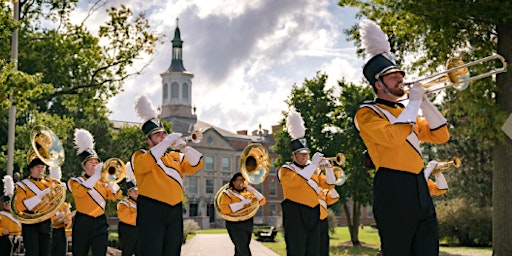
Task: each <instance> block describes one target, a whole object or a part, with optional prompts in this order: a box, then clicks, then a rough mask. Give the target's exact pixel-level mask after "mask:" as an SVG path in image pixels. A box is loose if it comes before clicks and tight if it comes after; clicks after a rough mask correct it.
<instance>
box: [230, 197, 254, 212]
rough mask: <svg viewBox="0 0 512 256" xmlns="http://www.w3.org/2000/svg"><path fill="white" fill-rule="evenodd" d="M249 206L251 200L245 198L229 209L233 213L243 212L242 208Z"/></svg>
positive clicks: (232, 204)
mask: <svg viewBox="0 0 512 256" xmlns="http://www.w3.org/2000/svg"><path fill="white" fill-rule="evenodd" d="M247 204H251V200H249V199H245V198H244V199H242V201H240V202H236V203H231V204H229V208H230V209H231V211H232V212H237V211H239V210H241V209H242V208H244V206H245V205H247Z"/></svg>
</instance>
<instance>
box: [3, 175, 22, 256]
mask: <svg viewBox="0 0 512 256" xmlns="http://www.w3.org/2000/svg"><path fill="white" fill-rule="evenodd" d="M2 181H3V183H4V196H3V197H2V209H1V210H0V255H11V252H12V250H13V248H12V246H13V244H11V240H10V239H11V238H12V239H16V236H19V235H20V234H21V223H20V222H19V221H18V220H17V219H15V218H14V217H13V216H12V215H11V198H12V195H13V193H14V181H13V180H12V177H11V176H9V175H5V176H4V178H3V179H2Z"/></svg>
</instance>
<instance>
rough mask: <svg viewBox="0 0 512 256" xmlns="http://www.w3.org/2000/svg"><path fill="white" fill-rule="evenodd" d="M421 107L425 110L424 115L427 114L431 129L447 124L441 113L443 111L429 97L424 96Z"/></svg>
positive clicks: (426, 117)
mask: <svg viewBox="0 0 512 256" xmlns="http://www.w3.org/2000/svg"><path fill="white" fill-rule="evenodd" d="M420 108H421V110H422V112H423V116H425V119H427V122H428V126H429V127H430V129H436V128H439V127H440V126H442V125H444V124H446V122H447V121H446V118H444V116H443V114H441V112H439V110H438V109H437V108H436V107H435V106H434V104H432V102H430V100H429V99H428V97H426V96H424V97H423V101H422V102H421V105H420Z"/></svg>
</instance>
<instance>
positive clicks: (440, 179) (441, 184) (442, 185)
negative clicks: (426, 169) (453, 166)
mask: <svg viewBox="0 0 512 256" xmlns="http://www.w3.org/2000/svg"><path fill="white" fill-rule="evenodd" d="M434 177H436V185H437V188H438V189H441V190H445V189H448V182H446V179H445V178H444V175H443V173H441V172H440V173H436V174H435V175H434Z"/></svg>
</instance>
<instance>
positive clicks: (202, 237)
mask: <svg viewBox="0 0 512 256" xmlns="http://www.w3.org/2000/svg"><path fill="white" fill-rule="evenodd" d="M250 247H251V253H252V255H253V256H278V255H277V254H276V253H275V252H273V251H271V250H270V249H268V248H267V247H265V246H264V245H262V244H261V243H260V242H258V241H256V240H254V239H253V240H252V241H251V245H250ZM234 254H235V246H234V245H233V243H232V242H231V240H230V239H229V235H228V234H197V235H195V236H194V237H193V238H192V239H190V240H189V241H187V243H185V244H184V245H183V247H181V255H182V256H231V255H234Z"/></svg>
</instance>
